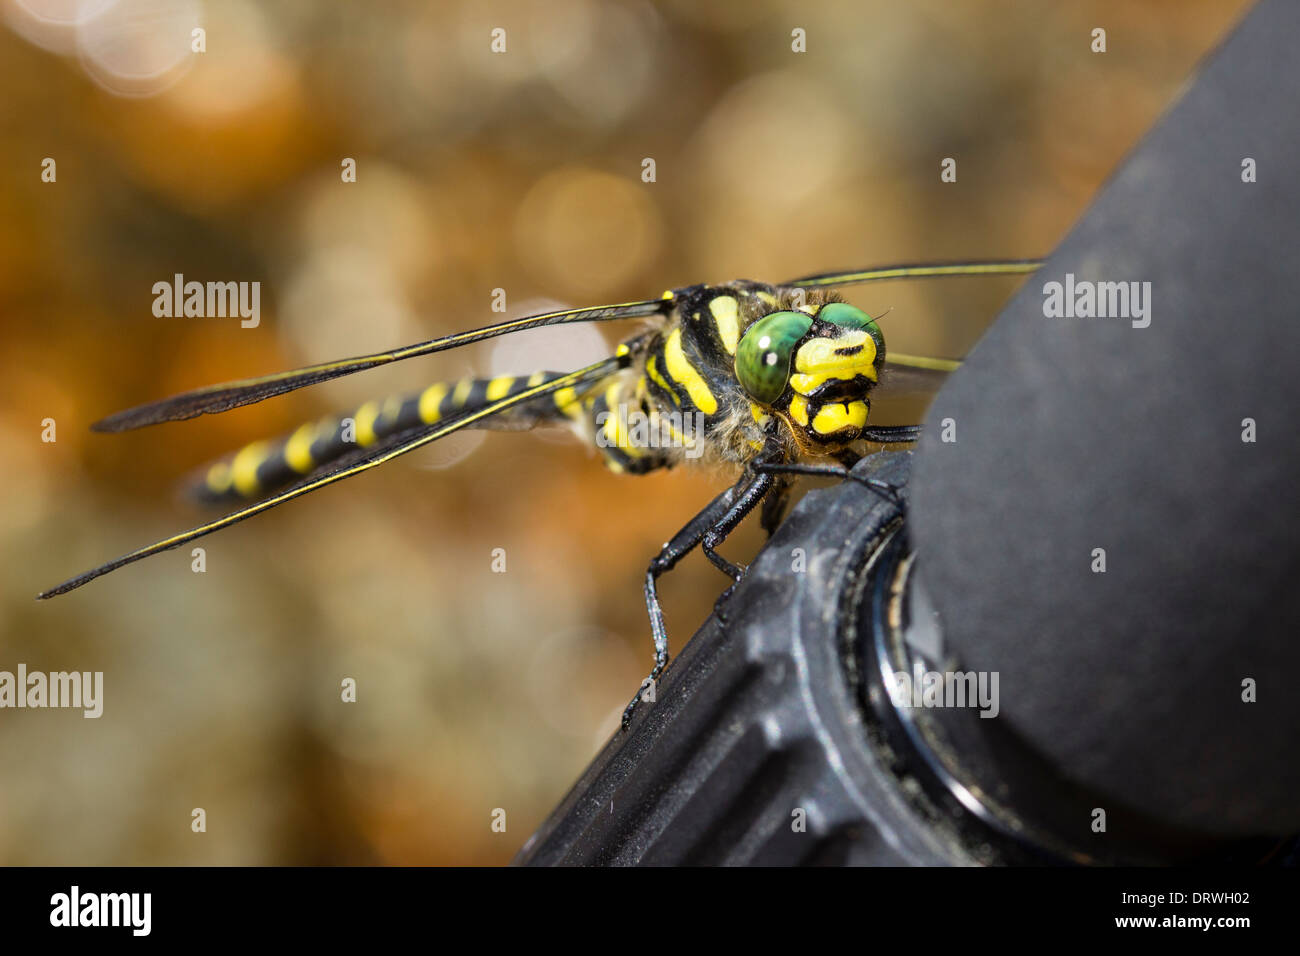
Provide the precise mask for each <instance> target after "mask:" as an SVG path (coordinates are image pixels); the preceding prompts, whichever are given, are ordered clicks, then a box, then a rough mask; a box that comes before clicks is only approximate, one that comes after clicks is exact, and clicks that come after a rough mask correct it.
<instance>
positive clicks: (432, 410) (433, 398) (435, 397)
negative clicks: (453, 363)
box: [420, 382, 447, 425]
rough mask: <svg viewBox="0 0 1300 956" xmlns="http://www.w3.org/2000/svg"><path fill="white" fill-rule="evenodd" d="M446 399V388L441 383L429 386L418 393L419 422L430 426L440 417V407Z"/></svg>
mask: <svg viewBox="0 0 1300 956" xmlns="http://www.w3.org/2000/svg"><path fill="white" fill-rule="evenodd" d="M446 397H447V386H446V384H444V383H443V382H438V383H436V384H434V385H430V386H429V387H428V388H426V389H425V390H424V391H423V392H421V393H420V421H422V422H424V423H425V424H426V425H432V424H433V423H434V422H436V421H437V420H438V419H439V418H441V417H442V412H441V410H440V407H441V405H442V400H443V399H444V398H446Z"/></svg>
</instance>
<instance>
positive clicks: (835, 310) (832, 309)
mask: <svg viewBox="0 0 1300 956" xmlns="http://www.w3.org/2000/svg"><path fill="white" fill-rule="evenodd" d="M817 318H819V319H821V320H822V321H823V322H829V323H831V325H838V326H839V327H840V328H842V329H861V330H863V331H864V332H866V333H867V334H868V335H869V336H871V337H872V338H873V339H875V340H876V347H877V348H879V347H880V346H881V345H883V344H884V341H883V337H882V336H881V334H880V326H878V325H876V321H875V319H873V318H872V317H871V316H869V315H867V313H865V312H863V311H862V310H861V309H859V308H858V307H857V306H855V305H849V304H848V303H847V302H828V303H827V304H826V305H824V306H822V307H821V311H820V312H818V313H817Z"/></svg>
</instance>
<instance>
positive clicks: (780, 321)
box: [736, 312, 813, 405]
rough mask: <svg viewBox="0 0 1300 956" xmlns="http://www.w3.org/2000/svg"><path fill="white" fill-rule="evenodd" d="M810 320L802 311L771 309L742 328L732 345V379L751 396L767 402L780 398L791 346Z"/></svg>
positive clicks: (788, 376) (810, 325)
mask: <svg viewBox="0 0 1300 956" xmlns="http://www.w3.org/2000/svg"><path fill="white" fill-rule="evenodd" d="M812 322H813V320H812V317H811V316H808V315H805V314H804V313H802V312H773V313H772V314H771V315H765V316H763V317H762V318H761V319H759V320H758V321H757V322H755V323H754V324H753V325H751V326H750V327H749V328H748V329H746V330H745V334H744V336H742V337H741V339H740V345H738V346H737V347H736V378H737V379H738V380H739V382H740V384H741V385H742V386H743V387H744V389H745V391H746V392H748V393H749V395H750V397H751V398H753V399H754V400H755V401H757V402H762V403H763V404H764V405H770V404H772V403H773V402H775V401H776V400H777V399H778V398H780V397H781V393H782V392H784V391H785V387H786V384H787V383H788V382H789V381H790V359H791V357H792V356H793V354H794V347H795V345H796V344H797V343H798V342H799V340H800V339H802V338H803V337H804V336H805V335H807V334H808V330H809V329H811V328H812Z"/></svg>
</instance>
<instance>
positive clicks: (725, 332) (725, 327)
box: [709, 295, 740, 355]
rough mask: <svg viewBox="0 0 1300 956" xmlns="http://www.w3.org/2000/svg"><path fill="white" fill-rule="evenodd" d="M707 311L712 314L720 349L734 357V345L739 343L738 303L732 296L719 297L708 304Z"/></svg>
mask: <svg viewBox="0 0 1300 956" xmlns="http://www.w3.org/2000/svg"><path fill="white" fill-rule="evenodd" d="M709 311H710V312H712V313H713V323H714V324H715V325H716V326H717V327H718V338H720V339H722V347H723V348H724V349H726V350H727V353H728V354H729V355H735V354H736V343H737V342H739V341H740V303H739V302H737V301H736V300H735V298H734V297H733V296H729V295H720V296H718V297H716V298H715V299H713V300H712V301H711V302H709Z"/></svg>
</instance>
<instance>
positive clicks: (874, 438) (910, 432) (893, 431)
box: [861, 425, 922, 445]
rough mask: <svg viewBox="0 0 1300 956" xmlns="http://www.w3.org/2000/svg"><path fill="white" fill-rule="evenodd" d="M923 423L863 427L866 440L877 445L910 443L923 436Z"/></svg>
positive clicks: (863, 437)
mask: <svg viewBox="0 0 1300 956" xmlns="http://www.w3.org/2000/svg"><path fill="white" fill-rule="evenodd" d="M921 428H922V426H921V425H872V426H868V427H867V428H864V429H862V435H861V437H862V439H863V440H864V441H869V442H875V443H876V444H877V445H909V444H911V443H912V442H914V441H919V440H920V438H921Z"/></svg>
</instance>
